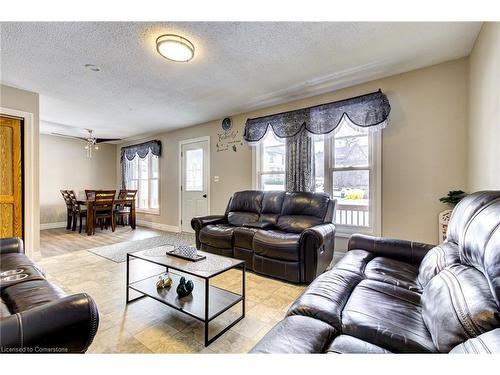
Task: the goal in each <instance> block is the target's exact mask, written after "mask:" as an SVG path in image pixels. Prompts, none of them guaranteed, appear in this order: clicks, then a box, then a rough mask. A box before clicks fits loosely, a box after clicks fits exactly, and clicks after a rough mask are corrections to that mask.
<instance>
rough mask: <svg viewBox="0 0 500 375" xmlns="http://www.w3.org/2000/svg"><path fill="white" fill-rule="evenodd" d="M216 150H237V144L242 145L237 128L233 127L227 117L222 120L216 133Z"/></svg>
mask: <svg viewBox="0 0 500 375" xmlns="http://www.w3.org/2000/svg"><path fill="white" fill-rule="evenodd" d="M217 137H218V139H217V144H216V147H217V152H222V151H228V150H232V151H234V152H237V151H238V147H239V146H243V140H242V138H241V135H240V131H239V130H234V129H233V124H232V122H231V119H230V118H229V117H226V118H225V119H224V120H222V124H221V130H220V131H219V132H218V133H217Z"/></svg>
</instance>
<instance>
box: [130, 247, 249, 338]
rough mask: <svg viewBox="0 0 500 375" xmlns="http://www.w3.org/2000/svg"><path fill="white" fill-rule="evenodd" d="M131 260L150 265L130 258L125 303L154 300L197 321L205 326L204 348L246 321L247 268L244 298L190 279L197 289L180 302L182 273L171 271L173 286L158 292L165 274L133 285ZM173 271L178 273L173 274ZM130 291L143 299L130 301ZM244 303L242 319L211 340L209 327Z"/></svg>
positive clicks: (204, 282) (198, 279)
mask: <svg viewBox="0 0 500 375" xmlns="http://www.w3.org/2000/svg"><path fill="white" fill-rule="evenodd" d="M131 258H132V259H137V260H142V261H146V262H147V261H148V260H146V259H142V258H138V257H134V256H133V255H132V254H127V293H126V303H127V304H128V303H131V302H133V301H136V300H139V299H141V298H144V297H150V298H153V299H154V300H156V301H158V302H161V303H163V304H164V305H167V306H169V307H171V308H173V309H175V310H177V311H180V312H182V313H184V314H186V315H189V316H191V317H192V318H195V319H197V320H199V321H201V322H203V323H204V325H205V346H208V345H210V344H211V343H212V342H214V341H215V340H217V339H218V338H219V337H220V336H222V335H223V334H224V333H225V332H227V331H228V330H229V329H230V328H231V327H233V326H234V325H235V324H237V323H238V322H239V321H240V320H242V319H243V318H244V317H245V265H244V263H243V264H241V270H242V294H238V293H234V292H231V291H229V290H226V289H222V288H219V287H216V286H213V285H210V278H208V277H207V278H205V277H201V278H200V277H199V276H198V278H192V277H189V274H188V275H185V276H186V277H187V278H189V279H191V280H192V281H193V283H194V288H193V291H192V292H191V294H190V295H189V296H187V297H183V298H179V297H178V296H177V292H176V288H177V286H178V285H179V280H180V278H181V277H182V274H183V273H184V272H183V270H180V269H175V268H173V267H170V270H169V276H170V277H171V278H172V286H171V287H170V288H166V289H157V288H156V282H157V280H158V276H159V275H162V274H163V273H164V272H162V273H159V274H156V275H153V276H150V277H147V278H145V279H142V280H138V281H134V282H130V281H129V265H130V261H131ZM172 270H174V271H177V272H172ZM130 290H133V291H135V292H137V293H140V294H141V295H140V296H138V297H135V298H132V299H131V298H130ZM240 302H241V304H242V305H241V310H242V311H241V315H240V316H238V317H237V318H236V319H235V320H234V321H232V322H231V323H230V324H229V325H227V326H226V327H224V328H223V329H222V330H221V331H220V332H218V333H217V334H216V335H215V336H213V337H211V338H209V333H208V325H209V323H210V321H212V320H213V319H215V318H217V317H218V316H220V315H221V314H223V313H224V312H226V311H228V310H229V309H230V308H231V307H233V306H235V305H236V304H238V303H240Z"/></svg>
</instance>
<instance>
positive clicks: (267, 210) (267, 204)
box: [259, 191, 285, 224]
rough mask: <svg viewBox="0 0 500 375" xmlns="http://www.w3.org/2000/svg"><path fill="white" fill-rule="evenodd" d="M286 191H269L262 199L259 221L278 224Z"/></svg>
mask: <svg viewBox="0 0 500 375" xmlns="http://www.w3.org/2000/svg"><path fill="white" fill-rule="evenodd" d="M284 197H285V192H284V191H267V192H265V193H264V196H263V197H262V211H261V213H260V218H259V221H263V222H266V223H271V224H276V222H277V221H278V216H279V215H280V213H281V207H282V206H283V198H284Z"/></svg>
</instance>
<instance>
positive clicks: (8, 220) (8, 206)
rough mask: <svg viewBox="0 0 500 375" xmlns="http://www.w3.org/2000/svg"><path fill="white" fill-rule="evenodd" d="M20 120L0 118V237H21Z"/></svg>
mask: <svg viewBox="0 0 500 375" xmlns="http://www.w3.org/2000/svg"><path fill="white" fill-rule="evenodd" d="M21 127H22V125H21V120H19V119H14V118H9V117H0V238H4V237H22V236H23V181H22V168H23V166H22V162H21V160H22V156H21V154H22V144H21Z"/></svg>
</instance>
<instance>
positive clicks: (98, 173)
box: [40, 134, 116, 226]
mask: <svg viewBox="0 0 500 375" xmlns="http://www.w3.org/2000/svg"><path fill="white" fill-rule="evenodd" d="M84 146H85V145H84V143H83V142H81V141H78V140H72V139H67V138H61V137H54V136H51V135H43V134H42V135H40V175H41V176H42V178H41V179H40V222H41V224H42V226H43V224H48V223H60V222H64V221H66V205H65V204H64V201H63V199H62V196H61V193H60V191H59V190H61V189H71V190H74V191H75V192H76V193H77V194H78V195H80V196H81V197H83V196H84V195H85V191H84V190H85V189H115V188H116V163H115V157H116V146H115V145H112V144H100V145H99V150H97V151H94V152H93V154H92V158H91V159H88V158H87V157H86V151H85V149H84Z"/></svg>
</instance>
